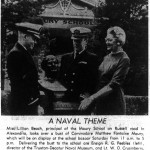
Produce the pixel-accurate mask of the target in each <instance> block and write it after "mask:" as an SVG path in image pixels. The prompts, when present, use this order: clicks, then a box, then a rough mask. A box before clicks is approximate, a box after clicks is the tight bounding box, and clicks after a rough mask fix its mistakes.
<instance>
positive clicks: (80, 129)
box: [1, 116, 150, 150]
mask: <svg viewBox="0 0 150 150" xmlns="http://www.w3.org/2000/svg"><path fill="white" fill-rule="evenodd" d="M1 120H2V122H1V148H2V149H5V150H12V149H13V150H18V149H19V150H22V149H24V150H30V149H31V150H148V149H149V143H148V141H149V137H150V134H149V130H148V128H149V123H148V121H147V119H146V117H144V118H143V117H136V119H135V118H133V117H122V116H121V117H118V116H116V117H115V116H114V117H107V116H90V117H89V116H82V117H81V116H80V117H79V116H78V117H72V116H69V117H68V116H66V117H64V116H63V117H60V116H59V117H56V116H53V117H45V118H43V117H11V118H10V117H2V118H1ZM35 122H36V123H35ZM146 124H147V125H146Z"/></svg>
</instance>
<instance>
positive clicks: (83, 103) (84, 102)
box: [78, 97, 94, 111]
mask: <svg viewBox="0 0 150 150" xmlns="http://www.w3.org/2000/svg"><path fill="white" fill-rule="evenodd" d="M93 100H94V99H93V98H91V97H88V98H85V99H84V100H82V101H81V104H80V106H79V108H78V110H81V111H83V110H86V109H88V107H90V106H91V104H92V103H93Z"/></svg>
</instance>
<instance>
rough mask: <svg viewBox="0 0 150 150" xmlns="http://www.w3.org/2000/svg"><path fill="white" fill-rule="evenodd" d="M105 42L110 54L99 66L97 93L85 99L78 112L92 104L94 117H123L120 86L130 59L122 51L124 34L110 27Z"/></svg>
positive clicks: (123, 102)
mask: <svg viewBox="0 0 150 150" xmlns="http://www.w3.org/2000/svg"><path fill="white" fill-rule="evenodd" d="M105 40H106V45H107V50H108V51H110V53H109V54H108V55H107V56H105V57H104V60H103V62H102V63H101V65H100V66H99V82H98V88H97V92H96V93H95V94H93V95H91V96H90V97H89V98H85V99H84V100H83V101H82V102H81V104H80V106H79V110H81V111H83V110H87V109H88V108H91V106H92V105H93V104H94V105H95V108H94V114H96V115H124V114H125V110H126V108H125V100H124V94H123V91H122V88H121V85H122V83H123V81H124V79H125V77H126V74H127V72H128V70H129V65H130V59H129V57H128V55H127V54H126V53H125V52H124V51H123V49H122V46H123V45H124V44H125V40H126V34H125V32H124V30H123V29H121V28H120V27H117V26H115V27H111V28H109V29H108V30H107V36H106V38H105Z"/></svg>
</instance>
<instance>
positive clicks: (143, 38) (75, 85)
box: [1, 0, 148, 115]
mask: <svg viewBox="0 0 150 150" xmlns="http://www.w3.org/2000/svg"><path fill="white" fill-rule="evenodd" d="M1 114H2V115H91V114H92V115H148V0H136V1H135V0H130V1H129V0H20V1H19V0H3V1H2V2H1Z"/></svg>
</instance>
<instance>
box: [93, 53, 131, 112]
mask: <svg viewBox="0 0 150 150" xmlns="http://www.w3.org/2000/svg"><path fill="white" fill-rule="evenodd" d="M129 65H130V59H129V57H128V56H127V54H126V53H125V52H124V51H121V52H118V53H116V54H113V53H110V54H108V55H107V56H105V57H104V60H103V62H102V63H101V65H100V66H99V82H98V87H97V91H99V90H100V89H101V88H103V87H105V86H108V87H109V86H110V87H111V88H112V92H111V93H110V94H108V95H107V96H104V97H102V98H100V99H99V100H97V102H96V103H97V104H96V108H95V114H97V115H124V114H125V111H126V107H125V100H124V93H123V90H122V88H121V85H122V83H123V81H124V79H125V77H126V74H127V73H128V70H129Z"/></svg>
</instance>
